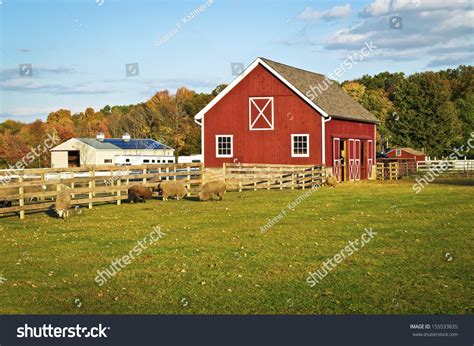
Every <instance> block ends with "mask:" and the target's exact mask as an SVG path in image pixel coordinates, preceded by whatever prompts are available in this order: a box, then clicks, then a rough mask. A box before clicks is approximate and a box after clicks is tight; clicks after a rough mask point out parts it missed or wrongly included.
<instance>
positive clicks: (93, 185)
mask: <svg viewBox="0 0 474 346" xmlns="http://www.w3.org/2000/svg"><path fill="white" fill-rule="evenodd" d="M92 173H93V174H92V176H93V177H94V180H92V196H93V197H95V166H94V167H92Z"/></svg>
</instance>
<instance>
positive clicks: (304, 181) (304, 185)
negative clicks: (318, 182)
mask: <svg viewBox="0 0 474 346" xmlns="http://www.w3.org/2000/svg"><path fill="white" fill-rule="evenodd" d="M302 170H303V180H302V182H303V186H302V189H303V190H304V189H305V188H306V171H305V168H303V169H302Z"/></svg>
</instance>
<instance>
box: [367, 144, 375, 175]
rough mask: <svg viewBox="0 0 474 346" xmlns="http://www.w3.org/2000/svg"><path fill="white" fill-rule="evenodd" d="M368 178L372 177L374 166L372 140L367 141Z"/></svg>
mask: <svg viewBox="0 0 474 346" xmlns="http://www.w3.org/2000/svg"><path fill="white" fill-rule="evenodd" d="M367 146H368V151H367V178H368V179H370V178H371V177H372V165H373V164H374V142H373V141H372V140H368V141H367Z"/></svg>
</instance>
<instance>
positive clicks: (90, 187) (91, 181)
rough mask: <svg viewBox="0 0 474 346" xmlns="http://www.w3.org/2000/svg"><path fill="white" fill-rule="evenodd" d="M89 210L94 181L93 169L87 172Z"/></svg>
mask: <svg viewBox="0 0 474 346" xmlns="http://www.w3.org/2000/svg"><path fill="white" fill-rule="evenodd" d="M89 176H90V180H89V209H92V197H93V196H94V191H93V190H94V181H95V169H94V168H92V171H90V172H89Z"/></svg>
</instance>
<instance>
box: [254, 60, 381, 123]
mask: <svg viewBox="0 0 474 346" xmlns="http://www.w3.org/2000/svg"><path fill="white" fill-rule="evenodd" d="M260 59H261V60H263V61H264V62H265V63H266V64H268V65H269V66H270V67H271V68H272V69H274V70H275V71H276V72H277V73H278V74H280V75H281V76H282V77H283V78H285V79H286V80H287V81H288V82H289V83H290V84H291V85H293V86H294V87H295V88H296V89H298V90H299V91H300V92H301V93H302V94H304V95H305V96H308V92H310V91H311V87H313V90H316V91H315V92H312V94H313V95H315V96H316V97H315V98H314V100H312V101H313V102H314V103H315V104H317V105H318V106H319V107H320V108H321V109H322V110H324V111H325V112H326V113H327V114H329V115H330V116H332V117H334V118H341V119H347V120H358V121H365V122H371V123H377V122H379V120H378V119H377V118H376V117H375V115H373V114H372V113H370V112H369V111H368V110H367V109H365V108H364V107H362V106H361V105H360V104H359V103H358V102H357V101H355V100H354V99H353V98H352V97H350V96H349V95H348V94H347V93H346V92H345V91H344V90H343V89H342V88H341V87H340V86H339V85H338V84H337V82H333V83H329V82H328V81H330V79H329V78H327V77H326V76H324V75H322V74H319V73H314V72H310V71H306V70H302V69H300V68H296V67H292V66H289V65H285V64H281V63H279V62H276V61H272V60H269V59H265V58H260ZM326 87H327V89H326V90H324V89H325V88H326ZM316 88H319V89H320V90H321V92H319V91H318V90H317V89H316Z"/></svg>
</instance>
